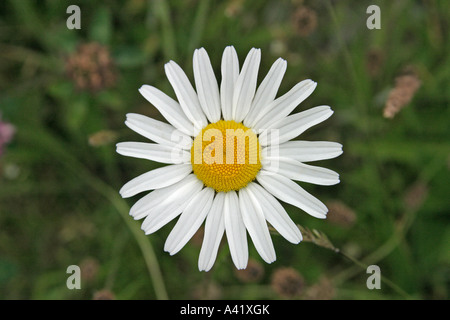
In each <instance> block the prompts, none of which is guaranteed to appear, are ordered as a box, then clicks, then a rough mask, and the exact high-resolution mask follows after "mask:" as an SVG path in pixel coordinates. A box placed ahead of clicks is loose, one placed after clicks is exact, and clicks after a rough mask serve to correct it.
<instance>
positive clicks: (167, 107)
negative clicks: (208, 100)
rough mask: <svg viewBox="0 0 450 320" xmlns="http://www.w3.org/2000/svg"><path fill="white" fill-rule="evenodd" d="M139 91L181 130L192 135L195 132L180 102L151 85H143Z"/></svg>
mask: <svg viewBox="0 0 450 320" xmlns="http://www.w3.org/2000/svg"><path fill="white" fill-rule="evenodd" d="M139 92H140V93H141V94H142V96H143V97H144V98H145V99H147V101H148V102H150V103H151V104H153V105H154V106H155V107H156V108H157V109H158V110H159V112H161V114H162V115H163V116H164V118H166V119H167V121H169V123H170V124H172V125H173V126H174V127H175V128H177V129H178V130H180V131H181V132H183V133H185V134H187V135H190V136H192V135H193V134H194V126H193V124H192V122H191V121H190V120H189V119H188V118H187V117H186V115H185V114H184V112H183V110H182V109H181V106H180V104H179V103H178V102H176V101H175V100H173V99H172V98H171V97H169V96H168V95H166V94H165V93H164V92H162V91H160V90H158V89H156V88H155V87H152V86H149V85H143V86H142V87H141V88H140V89H139Z"/></svg>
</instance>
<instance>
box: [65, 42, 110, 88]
mask: <svg viewBox="0 0 450 320" xmlns="http://www.w3.org/2000/svg"><path fill="white" fill-rule="evenodd" d="M66 73H67V75H68V76H69V77H70V78H71V79H72V81H73V82H74V84H75V86H76V87H77V88H78V89H80V90H89V91H91V92H97V91H100V90H102V89H106V88H110V87H112V86H114V85H115V83H116V80H117V72H116V68H115V65H114V61H113V59H112V58H111V56H110V53H109V50H108V49H107V48H106V47H105V46H102V45H101V44H99V43H97V42H92V43H86V44H82V45H80V46H78V48H77V50H76V51H75V52H74V53H73V54H72V55H70V56H69V57H68V58H67V60H66Z"/></svg>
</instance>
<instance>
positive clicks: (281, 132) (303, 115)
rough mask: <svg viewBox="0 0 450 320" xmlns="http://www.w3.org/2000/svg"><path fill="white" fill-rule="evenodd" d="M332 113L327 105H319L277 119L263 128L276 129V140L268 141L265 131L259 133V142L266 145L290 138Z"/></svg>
mask: <svg viewBox="0 0 450 320" xmlns="http://www.w3.org/2000/svg"><path fill="white" fill-rule="evenodd" d="M332 114H333V110H331V108H330V107H329V106H319V107H315V108H311V109H309V110H306V111H302V112H299V113H296V114H293V115H291V116H288V117H286V118H284V119H282V120H281V121H278V122H277V123H276V124H275V125H274V126H273V128H271V129H269V130H265V132H270V131H273V130H277V131H278V139H277V140H278V141H269V139H267V137H268V135H266V134H265V132H263V133H261V134H260V139H259V143H260V144H261V145H262V146H266V145H268V144H271V143H279V144H281V143H283V142H286V141H288V140H291V139H293V138H295V137H297V136H299V135H300V134H302V133H303V132H305V131H306V130H307V129H309V128H311V127H312V126H314V125H316V124H319V123H321V122H322V121H325V120H326V119H328V118H329V117H330V116H331V115H332Z"/></svg>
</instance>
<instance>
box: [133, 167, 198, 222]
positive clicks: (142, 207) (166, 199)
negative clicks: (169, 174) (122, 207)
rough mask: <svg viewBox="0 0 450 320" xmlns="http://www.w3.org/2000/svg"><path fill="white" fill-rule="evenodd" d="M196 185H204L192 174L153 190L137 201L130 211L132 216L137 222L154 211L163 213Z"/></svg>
mask: <svg viewBox="0 0 450 320" xmlns="http://www.w3.org/2000/svg"><path fill="white" fill-rule="evenodd" d="M196 184H197V185H198V184H200V187H201V186H202V185H203V183H201V182H200V180H198V178H197V176H196V175H195V174H193V173H192V174H190V175H188V176H187V177H186V178H184V179H181V180H180V181H179V182H177V183H174V184H173V185H171V186H168V187H164V188H160V189H156V190H153V191H152V192H150V193H149V194H147V195H146V196H144V197H142V198H141V199H139V200H138V201H136V203H135V204H134V205H133V206H132V207H131V209H130V215H131V216H132V217H133V218H134V219H135V220H139V219H142V218H144V217H146V216H147V215H148V214H149V213H150V212H152V211H158V210H159V211H161V210H163V209H162V208H164V207H166V206H167V205H168V204H171V203H173V202H175V201H176V199H177V198H178V197H180V195H182V194H183V192H186V190H187V189H188V188H190V189H192V188H193V187H194V185H196ZM198 191H200V189H199V190H198Z"/></svg>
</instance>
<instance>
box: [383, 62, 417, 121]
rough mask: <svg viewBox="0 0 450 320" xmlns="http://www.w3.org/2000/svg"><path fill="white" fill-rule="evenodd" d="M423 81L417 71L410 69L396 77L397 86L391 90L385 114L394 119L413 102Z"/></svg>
mask: <svg viewBox="0 0 450 320" xmlns="http://www.w3.org/2000/svg"><path fill="white" fill-rule="evenodd" d="M420 85H421V81H420V79H419V77H418V75H417V74H416V73H415V72H412V71H408V72H407V73H405V74H402V75H399V76H398V77H397V78H395V87H394V88H393V89H392V90H391V91H390V92H389V96H388V99H387V101H386V105H385V107H384V111H383V116H384V117H385V118H390V119H392V118H393V117H394V116H395V115H396V114H397V113H398V112H399V111H400V110H401V109H403V108H404V107H405V106H406V105H407V104H408V103H410V102H411V100H412V98H413V97H414V94H415V93H416V91H417V89H419V87H420Z"/></svg>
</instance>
